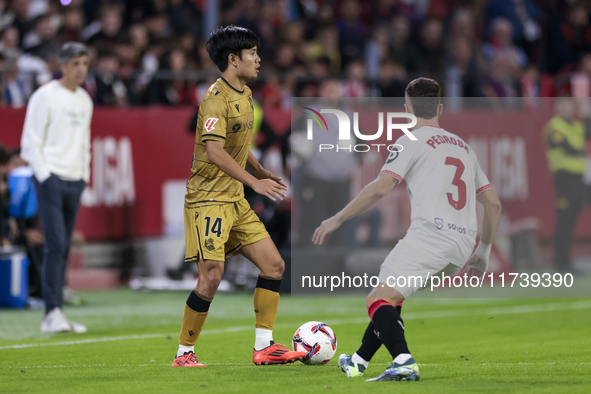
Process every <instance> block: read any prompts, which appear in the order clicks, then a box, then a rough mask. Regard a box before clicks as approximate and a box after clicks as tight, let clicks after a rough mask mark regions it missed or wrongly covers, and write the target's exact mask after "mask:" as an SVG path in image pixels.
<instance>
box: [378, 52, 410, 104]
mask: <svg viewBox="0 0 591 394" xmlns="http://www.w3.org/2000/svg"><path fill="white" fill-rule="evenodd" d="M407 84H408V75H407V73H406V69H405V68H404V66H402V65H401V64H399V63H396V62H394V61H392V60H389V59H386V60H384V61H383V62H382V65H381V67H380V77H379V81H378V86H377V88H378V90H379V92H380V96H382V97H404V90H405V89H406V85H407Z"/></svg>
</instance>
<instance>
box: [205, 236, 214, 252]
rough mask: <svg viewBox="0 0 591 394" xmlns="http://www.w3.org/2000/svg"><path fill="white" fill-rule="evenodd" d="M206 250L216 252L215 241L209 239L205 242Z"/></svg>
mask: <svg viewBox="0 0 591 394" xmlns="http://www.w3.org/2000/svg"><path fill="white" fill-rule="evenodd" d="M205 249H207V250H209V251H213V250H215V246H214V245H213V239H212V238H208V239H206V240H205Z"/></svg>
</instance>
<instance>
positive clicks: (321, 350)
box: [292, 321, 337, 365]
mask: <svg viewBox="0 0 591 394" xmlns="http://www.w3.org/2000/svg"><path fill="white" fill-rule="evenodd" d="M292 345H293V350H294V351H296V352H306V353H308V356H307V357H306V358H305V359H304V360H302V361H303V362H304V364H308V365H320V364H326V363H327V362H329V361H330V359H332V358H333V357H334V355H335V353H336V351H337V337H336V335H335V334H334V331H333V330H332V328H330V327H329V326H327V325H326V324H324V323H321V322H319V321H309V322H307V323H304V324H302V325H301V326H300V328H298V329H297V331H296V332H295V334H293V341H292Z"/></svg>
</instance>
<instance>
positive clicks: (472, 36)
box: [448, 8, 479, 44]
mask: <svg viewBox="0 0 591 394" xmlns="http://www.w3.org/2000/svg"><path fill="white" fill-rule="evenodd" d="M459 38H462V39H466V40H468V42H470V43H473V44H479V37H478V35H477V33H476V25H475V21H474V14H473V12H472V11H471V10H470V9H468V8H459V9H458V10H457V11H455V12H454V14H453V16H452V18H451V25H450V27H449V36H448V42H449V43H450V44H451V43H453V42H454V41H455V40H456V39H459Z"/></svg>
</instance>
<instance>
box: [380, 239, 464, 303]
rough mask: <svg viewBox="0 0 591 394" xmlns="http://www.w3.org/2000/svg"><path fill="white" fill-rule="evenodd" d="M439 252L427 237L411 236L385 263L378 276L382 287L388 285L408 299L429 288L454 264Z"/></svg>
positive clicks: (402, 241)
mask: <svg viewBox="0 0 591 394" xmlns="http://www.w3.org/2000/svg"><path fill="white" fill-rule="evenodd" d="M436 249H437V248H434V247H433V244H432V243H431V242H429V240H428V239H426V238H424V237H418V236H416V235H411V236H409V235H407V236H406V237H404V238H403V239H402V240H400V241H399V242H398V243H397V244H396V246H395V247H394V249H392V251H391V252H390V253H389V254H388V256H387V257H386V259H385V260H384V262H383V263H382V265H381V267H380V274H379V275H378V278H379V280H380V283H385V284H386V285H388V286H389V287H391V288H393V289H395V290H397V291H398V292H399V293H400V294H402V295H403V296H404V298H408V297H409V296H410V295H411V294H413V293H414V292H415V291H417V290H419V289H420V288H421V287H424V286H426V285H427V280H428V278H431V277H432V276H433V275H435V274H437V273H438V272H439V271H441V270H443V269H444V268H445V267H447V266H448V265H450V263H452V262H451V261H450V260H449V258H446V257H444V256H442V255H441V254H438V253H435V251H434V250H436ZM454 265H456V266H457V264H454ZM459 268H461V267H458V269H459Z"/></svg>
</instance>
